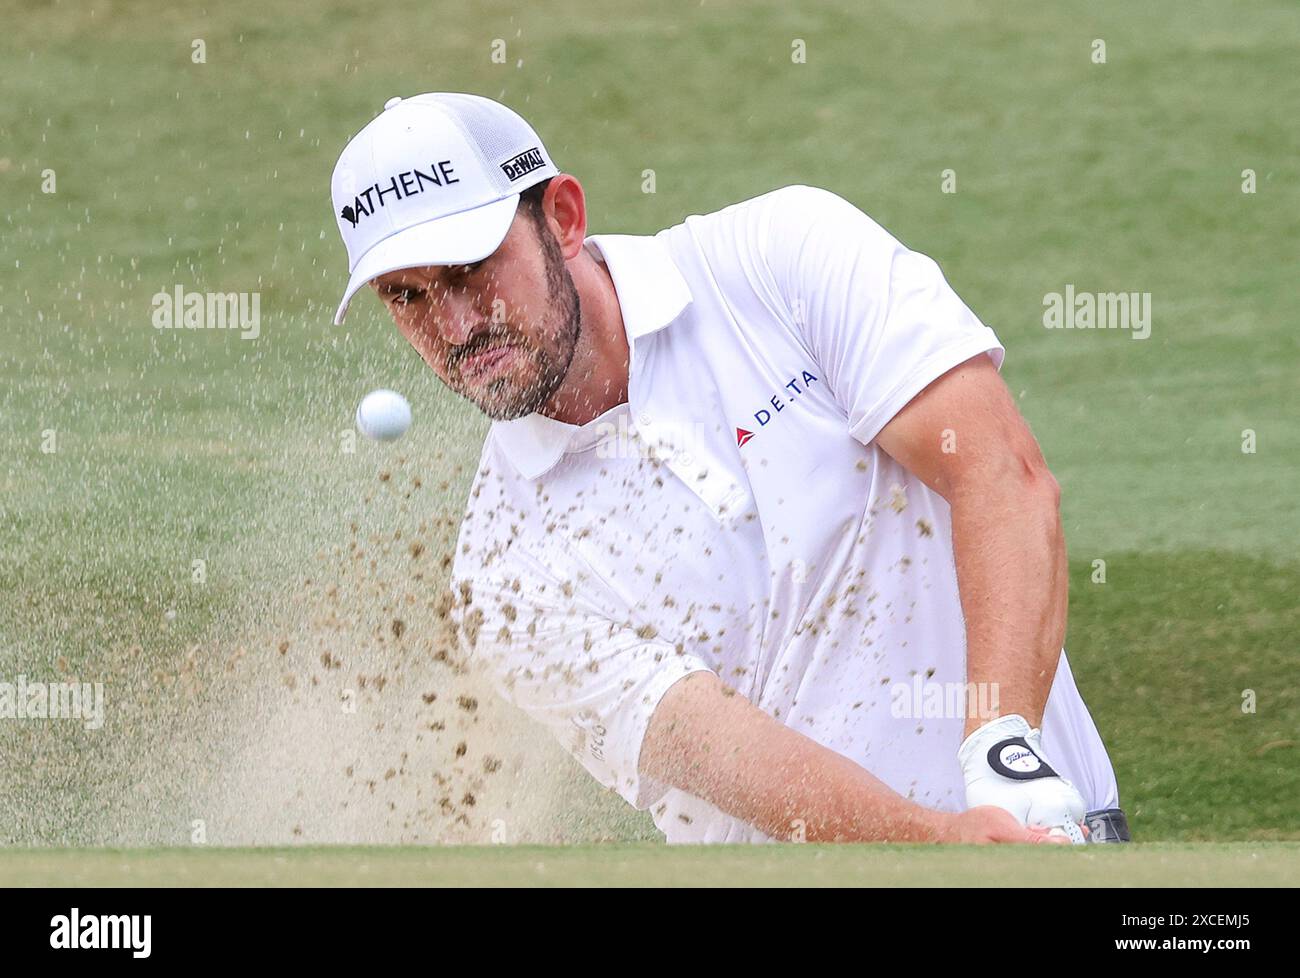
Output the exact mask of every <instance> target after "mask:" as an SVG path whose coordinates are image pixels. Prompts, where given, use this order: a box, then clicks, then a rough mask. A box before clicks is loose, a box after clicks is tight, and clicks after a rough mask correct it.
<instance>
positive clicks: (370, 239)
mask: <svg viewBox="0 0 1300 978" xmlns="http://www.w3.org/2000/svg"><path fill="white" fill-rule="evenodd" d="M558 172H559V171H558V170H557V169H556V168H555V165H554V164H553V163H552V162H551V157H550V155H549V154H548V153H547V152H546V147H545V146H543V145H542V141H541V140H540V139H538V138H537V133H535V132H534V131H533V128H532V126H530V125H529V124H528V123H527V122H525V121H524V120H523V119H522V118H520V117H519V115H518V114H516V113H515V112H513V111H512V110H510V109H508V108H506V107H505V106H504V105H502V104H500V103H499V102H494V101H492V100H491V99H488V98H482V97H481V96H478V95H464V94H460V93H451V92H432V93H429V94H426V95H415V96H412V97H411V98H391V99H389V100H388V101H387V102H385V103H384V111H383V112H381V113H380V114H379V115H378V116H377V117H375V118H374V119H372V120H371V121H370V123H369V124H368V125H367V126H366V127H365V128H364V129H362V130H361V131H360V132H359V133H357V134H356V135H355V136H353V137H352V140H351V141H350V142H349V143H348V144H347V146H345V147H344V149H343V153H342V155H341V156H340V157H339V161H338V163H337V164H336V165H335V167H334V178H333V180H332V182H331V193H332V195H333V198H334V219H335V220H336V221H337V222H338V226H339V234H341V235H342V236H343V244H344V245H346V246H347V249H348V287H347V291H346V292H344V293H343V301H342V302H340V303H339V308H338V312H337V313H335V315H334V323H335V325H338V324H339V323H342V322H343V317H344V316H346V315H347V311H348V303H349V302H351V301H352V296H353V295H355V294H356V292H357V291H358V290H359V289H361V288H363V287H364V286H365V284H366V283H367V282H369V281H370V280H371V279H372V278H375V277H376V276H378V275H383V274H385V273H386V272H392V271H396V270H397V269H399V268H412V267H415V266H419V265H465V264H469V263H471V262H476V261H479V260H480V259H483V258H486V257H487V256H488V255H490V254H492V252H494V251H496V250H497V248H498V247H499V246H500V244H501V242H502V240H503V239H504V238H505V236H506V232H507V231H509V230H510V224H511V222H512V221H513V220H514V216H515V210H516V208H517V207H518V206H519V194H520V192H521V191H523V190H527V189H528V188H529V187H531V186H532V185H533V184H535V183H540V182H541V181H543V180H545V179H547V178H548V177H553V176H555V175H556V174H557V173H558Z"/></svg>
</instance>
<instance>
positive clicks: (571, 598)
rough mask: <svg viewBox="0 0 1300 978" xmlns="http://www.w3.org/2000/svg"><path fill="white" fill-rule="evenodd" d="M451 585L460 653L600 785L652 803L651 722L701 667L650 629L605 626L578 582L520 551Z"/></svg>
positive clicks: (655, 788)
mask: <svg viewBox="0 0 1300 978" xmlns="http://www.w3.org/2000/svg"><path fill="white" fill-rule="evenodd" d="M452 584H453V595H454V598H455V601H454V605H453V607H454V608H455V612H454V615H453V617H454V619H455V621H456V624H457V632H458V641H459V643H460V646H461V649H462V651H463V652H464V654H466V655H467V656H469V657H471V658H473V659H474V660H476V661H477V662H479V663H481V664H482V665H484V666H485V667H486V668H487V669H488V671H489V672H490V674H491V677H492V680H493V682H494V685H495V686H496V688H497V691H498V692H499V693H500V694H501V695H502V696H503V697H504V698H505V699H506V700H507V701H508V702H510V703H512V704H514V705H515V706H517V707H519V708H520V709H522V710H523V711H524V712H525V713H526V714H528V716H529V717H531V718H532V719H533V720H535V721H536V722H538V723H540V724H542V725H543V726H545V727H547V728H548V729H549V730H550V731H551V732H552V733H553V734H554V735H555V736H556V737H557V738H558V739H559V741H560V743H561V744H562V745H564V747H565V748H566V749H567V750H568V751H569V752H570V753H571V754H573V756H574V757H575V758H576V759H577V760H578V761H579V762H580V763H581V764H582V766H583V767H585V768H586V769H587V771H588V772H590V773H591V775H592V776H593V777H594V778H596V780H597V781H599V782H600V783H601V784H603V785H604V786H605V787H607V788H611V789H613V790H614V791H616V792H618V794H619V795H621V796H622V797H623V798H624V799H626V800H627V801H628V802H629V803H630V804H631V805H633V806H634V807H636V808H639V809H645V808H649V807H650V806H651V805H653V804H655V803H656V802H657V801H658V800H659V799H660V798H661V797H662V796H663V795H664V794H665V793H666V792H667V791H668V789H669V786H668V785H665V784H661V783H659V782H657V781H655V780H653V779H651V778H645V777H642V775H641V773H640V770H639V761H640V756H641V744H642V742H643V741H644V739H645V734H646V730H647V728H648V727H649V725H650V717H651V716H652V715H653V714H654V711H655V708H656V707H657V706H658V705H659V701H660V700H661V699H662V698H663V696H664V694H665V693H667V692H668V690H669V688H670V687H671V686H672V685H673V684H674V683H676V682H677V681H678V680H679V679H681V678H683V677H685V676H687V675H689V674H690V673H693V672H702V671H712V670H710V669H709V667H708V665H707V664H705V663H704V662H703V661H702V660H701V659H699V658H697V657H695V656H692V655H688V654H685V653H684V652H683V651H682V650H680V649H679V648H677V647H676V646H675V645H673V644H671V643H669V642H666V641H664V640H662V639H660V638H658V637H657V636H656V635H655V634H654V633H653V630H652V629H651V628H650V627H647V626H642V627H640V628H638V627H637V626H636V625H635V623H633V622H616V621H614V620H612V619H611V618H610V617H609V616H608V615H607V614H604V613H602V612H601V611H600V610H599V609H598V608H597V607H596V606H595V605H593V604H591V603H589V602H587V601H585V600H584V599H583V598H582V597H581V588H582V586H583V581H582V580H581V578H575V579H572V580H568V581H559V580H557V579H556V577H555V576H554V575H553V574H552V573H551V572H550V571H549V570H548V569H547V568H546V567H545V566H543V565H542V564H541V563H540V562H539V561H537V560H534V559H531V558H529V557H528V556H527V555H524V554H515V553H512V554H511V555H510V556H509V558H508V559H507V560H505V561H503V562H502V563H501V564H500V565H499V566H498V567H496V568H494V569H493V571H492V572H491V573H475V574H474V575H473V576H472V578H461V579H460V580H455V579H453V582H452Z"/></svg>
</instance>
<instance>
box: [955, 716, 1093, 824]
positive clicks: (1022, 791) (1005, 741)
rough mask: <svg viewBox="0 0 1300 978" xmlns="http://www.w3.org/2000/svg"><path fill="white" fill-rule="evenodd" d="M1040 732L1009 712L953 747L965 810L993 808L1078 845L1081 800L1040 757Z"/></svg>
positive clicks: (1082, 812)
mask: <svg viewBox="0 0 1300 978" xmlns="http://www.w3.org/2000/svg"><path fill="white" fill-rule="evenodd" d="M1041 740H1042V732H1041V731H1040V730H1039V729H1038V728H1036V727H1033V728H1031V727H1030V726H1029V723H1028V721H1027V720H1025V718H1024V717H1022V716H1020V715H1018V714H1015V713H1011V714H1008V715H1007V716H1004V717H998V718H997V719H996V720H990V721H989V722H988V723H986V724H984V726H982V727H980V728H979V729H978V730H976V731H975V732H974V733H972V734H971V735H970V736H969V737H967V738H966V739H965V740H964V741H962V745H961V747H959V748H958V749H957V761H958V763H959V764H961V770H962V776H963V777H964V778H965V781H966V806H967V807H968V808H975V807H976V806H979V805H996V806H997V807H998V808H1003V809H1006V810H1007V811H1009V812H1010V813H1011V814H1012V815H1014V816H1015V817H1016V818H1017V819H1018V820H1019V821H1020V824H1022V825H1040V826H1043V827H1045V828H1050V829H1053V830H1055V831H1057V832H1059V833H1060V834H1063V835H1065V836H1067V837H1068V838H1069V839H1070V841H1071V842H1074V843H1076V844H1082V843H1083V842H1084V841H1085V839H1084V835H1083V830H1082V828H1080V825H1079V823H1080V821H1081V820H1082V819H1083V816H1084V803H1083V797H1082V796H1081V795H1080V794H1079V792H1078V791H1077V790H1076V789H1075V787H1074V785H1072V784H1070V782H1069V781H1067V780H1066V779H1065V778H1063V777H1061V776H1060V775H1059V774H1057V773H1056V770H1055V769H1054V768H1053V767H1052V765H1051V763H1050V762H1049V761H1048V760H1047V758H1046V757H1045V756H1044V754H1043V748H1042V743H1041Z"/></svg>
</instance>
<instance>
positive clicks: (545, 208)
mask: <svg viewBox="0 0 1300 978" xmlns="http://www.w3.org/2000/svg"><path fill="white" fill-rule="evenodd" d="M542 214H543V215H545V217H546V223H547V225H548V226H549V227H550V228H551V231H552V233H553V234H554V235H555V240H556V241H557V242H558V244H559V246H560V253H561V254H562V255H564V257H565V260H568V259H570V258H574V257H576V256H577V254H578V252H579V251H581V250H582V242H583V241H584V240H585V239H586V237H587V195H586V194H585V193H584V192H583V190H582V184H580V183H579V182H578V178H577V177H574V176H570V175H569V174H567V173H560V174H557V175H555V176H553V177H551V182H550V183H549V184H547V186H546V193H545V194H543V195H542Z"/></svg>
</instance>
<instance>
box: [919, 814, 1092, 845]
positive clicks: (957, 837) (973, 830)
mask: <svg viewBox="0 0 1300 978" xmlns="http://www.w3.org/2000/svg"><path fill="white" fill-rule="evenodd" d="M939 841H940V842H956V843H960V844H963V845H985V844H987V843H992V842H1012V843H1016V842H1019V843H1027V844H1030V845H1034V844H1039V843H1044V844H1052V843H1056V844H1059V845H1069V844H1070V843H1069V840H1068V839H1066V838H1063V837H1061V836H1055V835H1049V834H1048V830H1047V829H1046V828H1045V827H1043V826H1038V825H1031V826H1024V825H1021V824H1020V823H1019V822H1017V821H1016V817H1015V816H1014V815H1012V814H1011V813H1010V812H1008V811H1007V810H1006V809H1004V808H997V807H995V806H993V805H981V806H980V807H979V808H970V809H967V810H966V811H964V812H961V813H959V814H957V815H953V816H951V818H950V820H949V821H948V823H947V826H946V828H945V830H944V832H943V833H942V834H941V835H940V837H939Z"/></svg>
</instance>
